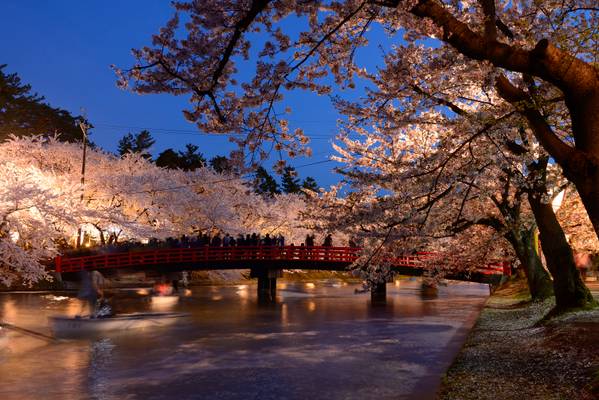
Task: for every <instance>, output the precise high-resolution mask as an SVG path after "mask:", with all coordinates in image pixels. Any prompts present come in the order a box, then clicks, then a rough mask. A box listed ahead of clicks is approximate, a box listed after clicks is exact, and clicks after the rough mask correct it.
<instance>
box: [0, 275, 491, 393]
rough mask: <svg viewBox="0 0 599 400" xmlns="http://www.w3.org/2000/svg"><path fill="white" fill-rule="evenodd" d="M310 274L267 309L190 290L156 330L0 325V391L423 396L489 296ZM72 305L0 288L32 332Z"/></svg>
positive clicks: (139, 301)
mask: <svg viewBox="0 0 599 400" xmlns="http://www.w3.org/2000/svg"><path fill="white" fill-rule="evenodd" d="M310 283H311V285H307V284H304V283H292V282H285V283H284V285H281V284H279V287H278V289H279V290H278V297H277V303H276V304H271V305H269V306H268V307H260V306H259V304H258V300H257V297H256V286H255V285H237V286H228V287H195V288H193V293H192V295H191V296H189V297H182V298H181V300H180V301H179V303H178V304H176V305H175V306H174V307H173V310H176V311H181V312H187V313H190V314H191V317H190V318H189V320H188V321H187V322H186V323H184V324H180V325H177V326H173V327H171V328H165V329H164V330H159V329H148V330H141V331H131V332H122V333H121V334H114V335H108V337H105V338H103V339H99V340H98V339H95V340H89V339H82V340H71V341H66V342H62V343H59V344H56V345H49V344H48V343H41V341H39V340H36V339H32V338H29V337H24V336H22V335H18V334H15V333H9V334H8V335H6V332H2V331H0V343H1V341H2V337H3V336H2V335H3V334H4V338H5V339H4V340H5V341H8V343H9V347H11V348H12V349H14V348H15V346H16V348H18V349H17V351H10V352H8V353H4V355H2V353H1V352H0V376H2V380H3V384H2V385H1V386H0V398H2V400H12V399H23V398H40V397H43V398H46V399H80V398H98V399H121V398H127V396H131V398H140V399H145V398H165V399H167V398H172V397H173V396H176V397H177V398H182V399H186V398H189V399H194V398H223V399H244V400H245V399H248V398H265V393H268V395H267V396H266V397H267V398H277V399H278V398H288V399H305V398H327V399H345V398H359V399H361V400H362V399H363V400H368V399H386V398H389V399H391V398H392V399H397V398H400V399H401V398H418V399H427V398H434V393H435V389H436V385H437V384H438V382H439V380H440V376H441V374H442V372H443V370H444V368H445V367H446V366H447V365H448V364H449V362H450V361H451V358H452V356H453V354H454V352H455V351H457V348H452V347H451V346H452V343H453V339H454V338H455V337H456V334H457V332H460V328H461V327H462V325H463V324H464V323H465V321H469V320H471V319H472V316H473V315H474V313H476V312H477V310H478V308H479V307H480V306H481V305H482V303H483V301H484V299H485V297H486V295H487V294H488V289H487V288H486V287H483V286H477V285H467V284H466V285H450V286H448V287H441V288H440V289H439V291H438V293H437V296H436V297H434V298H428V297H423V296H422V289H421V287H420V282H419V281H403V280H402V281H401V283H400V286H399V287H398V286H396V284H389V285H387V304H386V305H385V306H383V307H371V306H370V304H369V301H370V294H369V293H361V294H354V289H355V288H356V287H358V286H357V285H351V284H350V285H347V284H346V285H343V284H340V283H339V282H327V283H326V284H322V283H314V282H310ZM117 300H118V304H119V311H121V312H131V311H146V310H149V309H151V307H152V304H151V303H150V301H148V299H147V298H145V297H140V296H124V295H123V296H119V295H117ZM76 306H78V302H77V300H76V299H69V300H62V301H53V300H51V299H49V298H45V297H43V296H41V295H6V294H4V295H0V312H1V314H2V315H1V318H3V319H9V318H10V319H11V320H12V321H15V322H16V321H18V322H19V323H21V324H24V325H25V326H27V327H29V328H30V329H36V330H40V331H44V330H46V331H47V328H48V325H47V320H46V318H47V316H48V315H53V314H69V315H74V313H76ZM458 344H459V343H458ZM448 346H449V347H448ZM453 346H455V345H453ZM365 366H368V367H367V368H365ZM57 382H58V383H60V384H57Z"/></svg>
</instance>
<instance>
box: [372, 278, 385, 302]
mask: <svg viewBox="0 0 599 400" xmlns="http://www.w3.org/2000/svg"><path fill="white" fill-rule="evenodd" d="M370 301H371V302H372V303H373V304H384V303H386V302H387V282H378V283H375V284H373V285H372V287H371V288H370Z"/></svg>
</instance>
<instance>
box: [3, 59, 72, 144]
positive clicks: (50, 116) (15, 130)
mask: <svg viewBox="0 0 599 400" xmlns="http://www.w3.org/2000/svg"><path fill="white" fill-rule="evenodd" d="M5 67H6V64H0V141H4V140H6V138H7V137H8V136H9V135H10V134H13V135H16V136H27V135H47V136H50V135H54V134H55V133H58V134H59V135H60V136H59V139H60V140H63V141H66V142H77V141H81V140H82V137H83V134H82V132H81V129H80V128H79V124H78V122H79V121H78V118H79V117H76V116H73V115H71V114H70V113H69V112H68V111H66V110H63V109H60V108H54V107H52V106H50V105H49V104H48V103H46V102H44V100H45V99H44V97H43V96H40V95H38V94H37V93H32V92H31V86H30V85H26V84H23V83H22V82H21V78H19V76H18V75H17V74H6V73H4V71H3V70H4V68H5Z"/></svg>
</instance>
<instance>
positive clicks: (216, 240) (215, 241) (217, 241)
mask: <svg viewBox="0 0 599 400" xmlns="http://www.w3.org/2000/svg"><path fill="white" fill-rule="evenodd" d="M220 244H221V238H220V235H219V234H218V233H217V234H216V236H215V237H213V238H212V242H211V243H210V245H211V246H213V247H220Z"/></svg>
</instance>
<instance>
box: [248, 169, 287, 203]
mask: <svg viewBox="0 0 599 400" xmlns="http://www.w3.org/2000/svg"><path fill="white" fill-rule="evenodd" d="M254 190H255V191H256V193H258V194H262V195H266V196H271V197H272V196H274V195H275V194H278V193H281V191H280V190H279V185H278V184H277V181H276V180H275V178H273V177H272V175H270V174H269V173H268V172H267V171H266V170H265V169H264V167H258V169H257V170H256V177H255V178H254Z"/></svg>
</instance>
